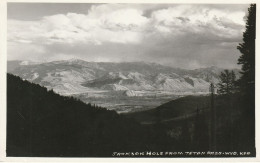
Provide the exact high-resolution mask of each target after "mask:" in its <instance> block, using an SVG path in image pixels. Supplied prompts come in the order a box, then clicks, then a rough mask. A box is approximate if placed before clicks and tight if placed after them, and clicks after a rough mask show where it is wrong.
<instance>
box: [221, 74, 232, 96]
mask: <svg viewBox="0 0 260 163" xmlns="http://www.w3.org/2000/svg"><path fill="white" fill-rule="evenodd" d="M219 77H220V82H219V83H218V87H219V89H218V93H219V94H222V95H230V94H231V93H234V92H235V90H236V86H235V82H236V75H235V73H234V71H228V70H224V71H223V72H221V74H220V76H219Z"/></svg>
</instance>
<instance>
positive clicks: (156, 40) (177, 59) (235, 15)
mask: <svg viewBox="0 0 260 163" xmlns="http://www.w3.org/2000/svg"><path fill="white" fill-rule="evenodd" d="M246 7H247V6H246V5H244V6H241V5H240V6H237V5H174V4H171V5H167V4H162V5H152V4H146V5H143V4H100V5H93V6H92V7H90V9H89V10H88V12H87V13H86V14H82V13H81V14H80V13H61V14H56V15H51V16H44V17H42V18H41V19H39V20H34V21H22V20H14V19H9V20H8V43H9V44H10V45H11V44H12V46H8V49H9V51H8V55H12V57H10V58H16V57H17V58H18V56H19V55H20V56H23V55H24V56H28V55H27V54H25V53H30V50H31V52H33V53H35V56H37V57H34V58H37V59H40V57H41V56H45V57H44V58H45V59H49V60H53V59H55V58H62V57H63V58H69V57H70V56H74V57H79V58H83V59H86V60H92V61H100V60H104V61H125V59H126V58H127V59H128V60H129V61H137V60H140V61H150V62H159V63H161V64H167V65H170V66H175V67H185V66H186V67H190V68H192V67H198V66H202V67H205V66H208V65H211V64H214V65H216V66H221V65H225V66H228V64H227V63H224V62H222V60H223V59H225V62H230V63H232V66H236V65H235V64H236V63H235V62H236V60H237V57H238V55H237V54H238V52H237V50H236V46H235V45H237V43H238V42H240V41H241V39H242V33H243V31H244V29H245V28H244V26H245V20H244V17H245V15H246V10H245V9H246ZM22 46H23V47H24V48H25V49H27V50H24V52H19V55H18V54H16V50H18V49H19V48H21V47H22ZM36 49H39V51H37V50H36ZM14 53H15V54H14ZM224 53H227V55H223V54H224ZM37 54H39V55H37ZM54 55H56V56H54ZM20 58H22V57H20ZM213 58H214V62H213V61H211V59H213ZM28 59H30V57H29V58H28ZM187 63H190V65H189V66H188V65H187Z"/></svg>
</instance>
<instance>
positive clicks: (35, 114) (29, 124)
mask: <svg viewBox="0 0 260 163" xmlns="http://www.w3.org/2000/svg"><path fill="white" fill-rule="evenodd" d="M7 78H8V79H7V83H8V88H7V89H8V92H7V155H8V156H101V157H102V156H111V154H112V152H114V151H136V150H137V149H138V150H146V148H144V147H145V144H147V141H149V139H147V135H148V132H147V131H146V130H145V129H144V128H143V127H141V125H139V124H138V123H135V122H133V121H131V120H128V119H126V118H122V117H121V116H119V115H118V114H117V113H116V112H114V111H108V110H106V109H105V108H98V107H95V106H92V105H90V104H88V105H87V104H85V103H83V102H81V101H79V100H76V99H74V98H72V97H63V96H60V95H57V94H55V93H54V92H53V91H47V89H46V88H44V87H41V86H39V85H36V84H32V83H30V82H28V81H23V80H21V79H20V78H19V77H16V76H13V75H10V74H8V75H7Z"/></svg>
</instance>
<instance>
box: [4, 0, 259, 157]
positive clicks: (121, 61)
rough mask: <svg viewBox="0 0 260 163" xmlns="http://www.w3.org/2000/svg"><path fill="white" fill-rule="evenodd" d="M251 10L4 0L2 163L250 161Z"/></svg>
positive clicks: (253, 17)
mask: <svg viewBox="0 0 260 163" xmlns="http://www.w3.org/2000/svg"><path fill="white" fill-rule="evenodd" d="M255 30H256V4H153V3H150V4H139V3H136V4H135V3H131V4H126V3H124V4H120V3H118V4H117V3H108V4H105V3H104V4H95V3H14V2H13V3H11V2H9V3H8V4H7V59H8V61H7V72H8V73H7V133H6V134H7V136H6V137H7V138H6V155H7V156H8V157H116V158H118V157H255V156H256V148H255V38H256V37H255Z"/></svg>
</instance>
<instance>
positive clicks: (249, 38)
mask: <svg viewBox="0 0 260 163" xmlns="http://www.w3.org/2000/svg"><path fill="white" fill-rule="evenodd" d="M255 27H256V4H251V5H250V7H249V8H248V17H247V22H246V30H245V32H244V33H243V42H242V43H240V44H239V45H238V46H237V49H238V50H239V51H240V52H241V53H242V55H241V56H240V57H239V59H238V64H241V65H242V71H241V72H240V73H241V74H242V76H241V78H240V79H239V86H240V88H241V92H242V93H244V94H246V95H247V96H248V95H249V96H250V97H251V98H253V97H254V91H255Z"/></svg>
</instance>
